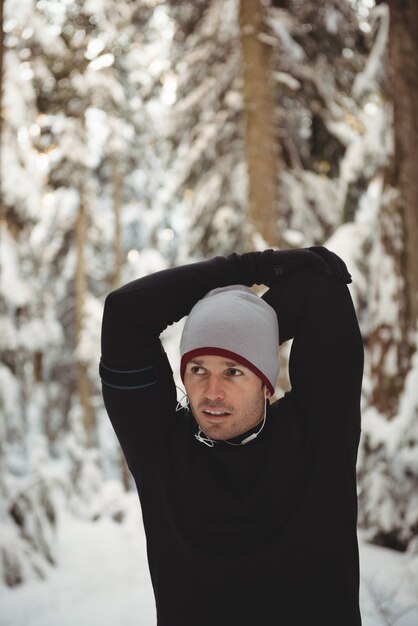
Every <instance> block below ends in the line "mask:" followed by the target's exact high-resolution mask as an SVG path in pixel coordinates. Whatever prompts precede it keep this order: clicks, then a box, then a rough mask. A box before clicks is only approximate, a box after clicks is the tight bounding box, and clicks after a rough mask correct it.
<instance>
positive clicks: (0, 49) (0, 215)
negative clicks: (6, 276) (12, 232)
mask: <svg viewBox="0 0 418 626" xmlns="http://www.w3.org/2000/svg"><path fill="white" fill-rule="evenodd" d="M3 19H4V12H3V0H0V150H1V138H2V132H3V54H4V30H3ZM4 213H5V212H4V206H3V192H2V188H1V178H0V223H1V222H2V220H3V219H5V218H4Z"/></svg>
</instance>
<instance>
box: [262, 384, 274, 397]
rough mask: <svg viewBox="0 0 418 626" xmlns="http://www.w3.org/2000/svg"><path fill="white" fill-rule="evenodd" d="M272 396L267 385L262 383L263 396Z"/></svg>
mask: <svg viewBox="0 0 418 626" xmlns="http://www.w3.org/2000/svg"><path fill="white" fill-rule="evenodd" d="M271 396H272V393H271V391H270V389H269V388H268V387H267V385H264V397H265V398H266V400H267V398H270V397H271Z"/></svg>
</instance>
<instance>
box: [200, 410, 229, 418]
mask: <svg viewBox="0 0 418 626" xmlns="http://www.w3.org/2000/svg"><path fill="white" fill-rule="evenodd" d="M202 413H204V415H206V416H207V417H208V418H209V419H210V418H216V417H227V416H228V415H231V414H230V413H229V411H223V410H222V409H202Z"/></svg>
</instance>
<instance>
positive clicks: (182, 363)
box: [180, 347, 274, 394]
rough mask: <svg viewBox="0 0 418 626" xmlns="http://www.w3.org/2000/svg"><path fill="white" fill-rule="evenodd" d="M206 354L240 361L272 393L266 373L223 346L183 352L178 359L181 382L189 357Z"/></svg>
mask: <svg viewBox="0 0 418 626" xmlns="http://www.w3.org/2000/svg"><path fill="white" fill-rule="evenodd" d="M206 354H208V355H209V354H210V355H212V354H213V355H215V356H226V357H229V358H230V359H233V360H234V361H237V363H241V365H244V367H247V368H248V369H249V370H251V371H252V372H253V373H254V374H255V375H256V376H258V378H260V379H261V380H262V382H263V383H264V384H265V385H266V386H267V387H268V389H269V390H270V391H271V393H272V394H273V393H274V388H273V385H272V384H271V382H270V381H269V379H268V378H267V377H266V375H265V374H263V372H261V371H260V370H259V369H258V367H256V366H255V365H254V364H253V363H251V362H250V361H247V359H244V357H243V356H241V355H240V354H237V353H236V352H231V351H230V350H224V349H223V348H211V347H204V348H195V349H194V350H190V351H189V352H185V353H184V354H183V356H182V357H181V361H180V376H181V380H182V381H183V382H184V372H185V369H186V365H187V363H188V362H189V361H190V360H191V359H193V357H196V356H205V355H206Z"/></svg>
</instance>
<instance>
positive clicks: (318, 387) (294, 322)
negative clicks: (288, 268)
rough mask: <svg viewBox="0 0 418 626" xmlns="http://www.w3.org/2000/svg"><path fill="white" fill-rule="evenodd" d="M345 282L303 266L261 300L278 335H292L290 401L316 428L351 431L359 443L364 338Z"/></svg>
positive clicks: (284, 337)
mask: <svg viewBox="0 0 418 626" xmlns="http://www.w3.org/2000/svg"><path fill="white" fill-rule="evenodd" d="M345 282H346V281H345V280H344V279H342V277H341V276H340V277H337V276H335V275H329V276H328V275H326V274H324V273H321V272H318V271H315V270H314V269H311V268H302V269H300V271H298V272H295V273H294V274H293V275H292V276H289V277H285V278H284V279H283V280H282V281H280V282H279V283H277V284H276V285H275V286H273V287H272V288H271V289H270V290H269V291H268V292H267V293H266V294H265V295H264V299H265V300H266V301H267V302H268V303H269V304H270V305H271V306H272V307H273V308H274V309H275V310H276V313H277V316H278V319H279V332H280V337H281V340H282V341H285V340H287V339H291V338H293V344H292V349H291V355H290V361H289V376H290V381H291V385H292V391H291V395H292V398H293V400H294V401H295V402H296V403H298V405H299V408H300V409H301V411H302V412H303V413H304V414H305V415H306V417H307V419H310V420H314V421H316V422H317V425H318V427H325V428H327V429H328V431H329V432H331V431H330V429H334V432H335V429H337V431H338V432H344V433H349V434H350V435H352V441H353V442H354V443H356V442H357V443H358V437H359V433H360V393H361V381H362V374H363V343H362V339H361V335H360V331H359V327H358V323H357V318H356V314H355V311H354V307H353V303H352V300H351V296H350V293H349V290H348V288H347V286H346V284H345Z"/></svg>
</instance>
